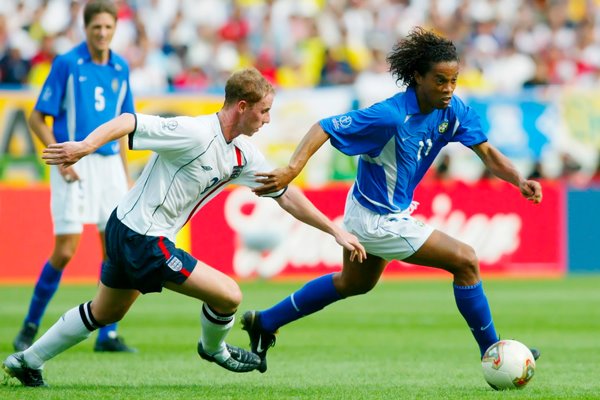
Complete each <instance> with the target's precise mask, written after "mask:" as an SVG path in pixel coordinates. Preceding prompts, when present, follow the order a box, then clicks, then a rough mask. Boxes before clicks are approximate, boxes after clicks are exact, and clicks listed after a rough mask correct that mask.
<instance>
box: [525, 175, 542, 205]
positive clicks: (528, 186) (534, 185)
mask: <svg viewBox="0 0 600 400" xmlns="http://www.w3.org/2000/svg"><path fill="white" fill-rule="evenodd" d="M519 190H520V191H521V194H522V195H523V197H525V198H526V199H527V200H529V201H531V202H533V203H534V204H539V203H541V202H542V185H540V183H539V182H537V181H532V180H524V181H522V182H521V183H520V184H519Z"/></svg>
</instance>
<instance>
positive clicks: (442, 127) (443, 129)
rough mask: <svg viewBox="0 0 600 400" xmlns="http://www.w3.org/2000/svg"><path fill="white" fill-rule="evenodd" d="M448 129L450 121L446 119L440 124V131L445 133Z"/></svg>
mask: <svg viewBox="0 0 600 400" xmlns="http://www.w3.org/2000/svg"><path fill="white" fill-rule="evenodd" d="M447 130H448V121H444V122H442V123H441V124H439V125H438V132H439V133H444V132H446V131H447Z"/></svg>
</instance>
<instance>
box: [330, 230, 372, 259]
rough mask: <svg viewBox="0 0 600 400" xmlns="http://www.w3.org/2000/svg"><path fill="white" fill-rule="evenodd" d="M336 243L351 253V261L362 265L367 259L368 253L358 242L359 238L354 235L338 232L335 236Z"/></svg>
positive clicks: (343, 231)
mask: <svg viewBox="0 0 600 400" xmlns="http://www.w3.org/2000/svg"><path fill="white" fill-rule="evenodd" d="M334 237H335V241H336V242H337V243H338V244H339V245H340V246H342V247H343V248H345V249H346V250H348V251H349V252H350V261H354V260H356V261H358V262H359V263H362V262H363V260H366V259H367V251H366V250H365V248H364V247H363V245H362V244H360V242H359V241H358V238H357V237H356V236H354V235H353V234H351V233H349V232H346V231H345V230H343V229H340V230H338V232H336V233H335V234H334Z"/></svg>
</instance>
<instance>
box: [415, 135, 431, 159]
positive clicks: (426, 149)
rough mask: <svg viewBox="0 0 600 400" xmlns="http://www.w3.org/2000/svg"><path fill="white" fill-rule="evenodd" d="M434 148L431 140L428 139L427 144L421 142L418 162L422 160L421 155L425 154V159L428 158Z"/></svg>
mask: <svg viewBox="0 0 600 400" xmlns="http://www.w3.org/2000/svg"><path fill="white" fill-rule="evenodd" d="M432 146H433V142H432V141H431V139H427V140H426V141H425V142H423V141H422V140H419V150H417V160H420V159H421V154H423V156H424V157H427V156H428V155H429V152H430V151H431V147H432Z"/></svg>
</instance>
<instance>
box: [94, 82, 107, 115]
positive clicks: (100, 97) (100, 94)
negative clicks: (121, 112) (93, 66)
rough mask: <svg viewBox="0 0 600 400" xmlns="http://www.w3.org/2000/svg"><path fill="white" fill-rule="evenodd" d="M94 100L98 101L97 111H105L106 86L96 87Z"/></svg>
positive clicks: (96, 103) (95, 105)
mask: <svg viewBox="0 0 600 400" xmlns="http://www.w3.org/2000/svg"><path fill="white" fill-rule="evenodd" d="M94 100H95V101H96V102H95V103H94V107H95V108H96V111H103V110H104V108H105V107H106V99H105V98H104V88H101V87H100V86H96V88H95V89H94Z"/></svg>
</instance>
